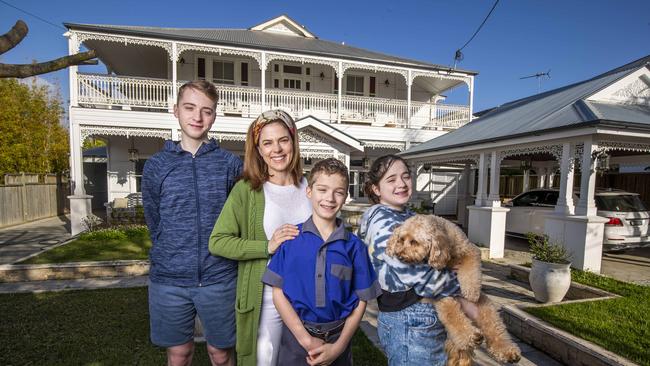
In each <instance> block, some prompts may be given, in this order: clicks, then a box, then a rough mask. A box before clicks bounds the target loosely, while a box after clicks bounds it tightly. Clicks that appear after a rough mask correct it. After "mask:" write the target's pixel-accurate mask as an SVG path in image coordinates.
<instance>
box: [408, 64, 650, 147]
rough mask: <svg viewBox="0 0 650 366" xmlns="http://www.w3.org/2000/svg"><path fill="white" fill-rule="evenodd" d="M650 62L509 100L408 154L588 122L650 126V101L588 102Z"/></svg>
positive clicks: (593, 123) (624, 67)
mask: <svg viewBox="0 0 650 366" xmlns="http://www.w3.org/2000/svg"><path fill="white" fill-rule="evenodd" d="M649 64H650V55H649V56H646V57H643V58H641V59H639V60H636V61H633V62H631V63H629V64H626V65H623V66H621V67H618V68H616V69H614V70H611V71H608V72H606V73H604V74H601V75H598V76H596V77H594V78H592V79H589V80H585V81H581V82H578V83H575V84H572V85H568V86H565V87H562V88H558V89H554V90H551V91H548V92H545V93H541V94H537V95H533V96H531V97H527V98H523V99H519V100H515V101H513V102H509V103H506V104H504V105H502V106H499V107H496V108H493V109H492V110H489V111H487V112H486V113H484V114H483V115H482V116H481V117H480V118H477V119H475V120H473V121H472V122H470V123H468V124H466V125H465V126H462V127H460V128H458V129H457V130H454V131H452V132H449V133H447V134H445V135H442V136H440V137H437V138H435V139H432V140H429V141H427V142H424V143H422V144H420V145H418V146H415V147H413V148H411V149H408V150H406V151H405V152H403V153H402V155H405V156H406V157H408V156H409V155H415V154H421V153H426V152H433V151H440V150H445V149H449V148H454V147H464V146H467V145H473V144H478V143H483V142H490V141H497V140H505V139H509V138H513V137H519V136H526V135H533V134H540V133H544V132H550V131H553V130H560V129H571V128H578V127H582V126H585V125H607V124H625V125H634V126H636V127H641V128H650V106H648V105H646V106H641V105H623V104H614V103H604V102H594V101H588V100H587V98H588V97H589V96H591V95H593V94H594V93H596V92H598V91H600V90H602V89H603V88H605V87H607V86H609V85H611V84H612V83H614V82H616V81H618V80H620V79H622V78H623V77H625V76H627V75H629V74H631V73H633V72H635V71H637V70H639V69H641V68H643V67H648V65H649Z"/></svg>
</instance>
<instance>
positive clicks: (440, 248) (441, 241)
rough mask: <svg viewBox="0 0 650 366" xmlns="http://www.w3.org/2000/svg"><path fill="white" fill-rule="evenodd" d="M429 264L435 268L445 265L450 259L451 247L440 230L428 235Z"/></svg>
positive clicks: (441, 267)
mask: <svg viewBox="0 0 650 366" xmlns="http://www.w3.org/2000/svg"><path fill="white" fill-rule="evenodd" d="M429 241H430V246H429V265H430V266H431V267H433V268H435V269H443V268H445V267H447V264H448V263H449V260H450V259H451V248H449V242H448V238H447V236H446V235H445V234H444V233H442V232H436V233H434V234H433V235H430V236H429Z"/></svg>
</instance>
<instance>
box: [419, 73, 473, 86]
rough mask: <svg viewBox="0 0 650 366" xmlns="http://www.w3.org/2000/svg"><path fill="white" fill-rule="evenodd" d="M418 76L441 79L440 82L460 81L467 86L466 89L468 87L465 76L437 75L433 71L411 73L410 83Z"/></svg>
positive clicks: (468, 79) (468, 81) (468, 80)
mask: <svg viewBox="0 0 650 366" xmlns="http://www.w3.org/2000/svg"><path fill="white" fill-rule="evenodd" d="M418 76H424V77H429V78H433V79H442V80H448V79H452V80H460V81H462V82H464V83H465V84H467V87H468V88H469V87H470V78H469V77H467V76H459V75H445V74H444V73H438V72H435V71H411V83H412V82H413V80H415V78H416V77H418Z"/></svg>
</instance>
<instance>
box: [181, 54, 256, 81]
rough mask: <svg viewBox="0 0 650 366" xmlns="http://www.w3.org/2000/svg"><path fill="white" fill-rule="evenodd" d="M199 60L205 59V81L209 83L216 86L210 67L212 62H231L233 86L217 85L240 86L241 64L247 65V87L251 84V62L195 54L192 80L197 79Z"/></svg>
mask: <svg viewBox="0 0 650 366" xmlns="http://www.w3.org/2000/svg"><path fill="white" fill-rule="evenodd" d="M199 58H203V59H205V80H209V81H211V82H214V83H215V84H217V82H215V81H214V69H213V67H212V66H213V62H214V61H219V62H232V64H233V84H223V83H218V84H221V85H236V86H241V85H242V81H241V67H242V65H241V64H242V63H247V64H248V86H250V85H251V82H252V81H251V77H252V76H251V62H252V60H248V59H242V58H232V57H223V56H216V55H210V54H199V53H197V54H195V55H194V74H193V78H198V74H199ZM245 86H246V85H245Z"/></svg>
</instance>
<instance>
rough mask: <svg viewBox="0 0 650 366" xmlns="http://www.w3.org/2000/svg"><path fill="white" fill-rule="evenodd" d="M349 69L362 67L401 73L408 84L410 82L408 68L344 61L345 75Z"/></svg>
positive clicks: (363, 68)
mask: <svg viewBox="0 0 650 366" xmlns="http://www.w3.org/2000/svg"><path fill="white" fill-rule="evenodd" d="M348 69H361V70H368V71H373V72H377V71H382V72H389V73H393V74H400V75H402V77H403V78H404V82H406V83H407V84H408V83H409V79H408V70H406V69H397V68H391V67H383V66H379V65H368V64H357V63H352V62H344V63H343V75H345V72H346V71H347V70H348Z"/></svg>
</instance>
